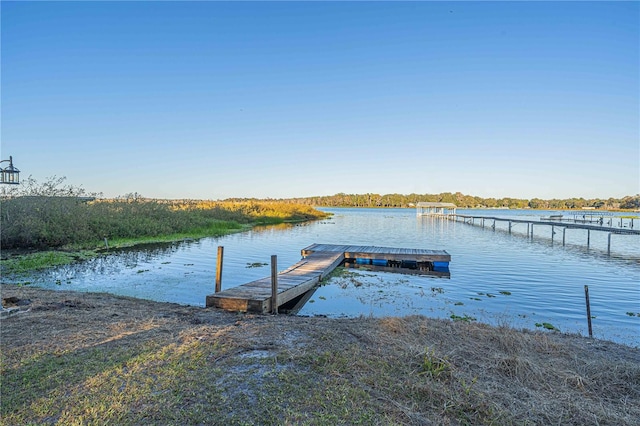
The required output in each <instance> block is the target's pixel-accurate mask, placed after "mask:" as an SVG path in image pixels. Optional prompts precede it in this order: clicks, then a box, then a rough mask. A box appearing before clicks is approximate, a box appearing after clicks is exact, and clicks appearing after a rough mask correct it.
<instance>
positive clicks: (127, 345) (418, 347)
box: [0, 285, 640, 425]
mask: <svg viewBox="0 0 640 426" xmlns="http://www.w3.org/2000/svg"><path fill="white" fill-rule="evenodd" d="M1 289H2V294H3V298H5V300H10V301H11V302H10V303H11V304H15V305H18V306H16V307H15V308H13V309H16V311H15V313H13V314H11V315H7V316H5V317H4V318H3V319H2V327H1V330H0V333H1V336H0V337H1V340H0V341H1V342H2V361H1V369H2V377H3V386H2V388H1V391H0V392H1V394H0V397H1V398H0V401H1V406H0V415H1V418H2V424H6V425H18V424H20V425H21V424H54V423H59V424H97V423H99V424H107V423H111V424H118V425H136V424H152V425H154V424H155V425H167V424H180V425H191V424H193V425H196V424H214V425H217V424H220V425H250V424H264V425H280V424H300V425H335V424H349V425H351V424H353V425H357V424H365V425H392V424H393V425H425V424H438V425H440V424H442V425H449V424H474V425H476V424H496V425H522V424H563V425H597V424H615V425H634V424H637V419H638V418H640V352H639V351H638V350H637V349H632V348H629V347H626V346H622V345H617V344H613V343H610V342H604V341H597V340H591V339H587V338H583V337H578V336H569V335H562V334H560V333H547V332H528V331H524V332H522V331H517V330H513V329H510V328H508V327H500V328H492V327H488V326H486V325H482V324H477V323H467V322H464V321H458V322H455V321H447V320H436V319H428V318H425V317H420V316H412V317H407V318H382V319H373V318H356V319H328V318H304V317H288V316H284V315H278V316H253V315H244V314H235V313H229V312H220V311H217V310H212V309H203V308H197V307H187V306H179V305H175V304H167V303H155V302H150V301H145V300H135V299H130V298H124V297H117V296H111V295H105V294H82V293H73V292H65V291H55V292H54V291H47V290H41V289H36V288H30V287H16V286H8V285H3V286H2V288H1ZM21 301H22V305H20V304H21ZM6 303H7V305H9V302H6Z"/></svg>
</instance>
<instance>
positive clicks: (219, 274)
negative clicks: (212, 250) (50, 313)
mask: <svg viewBox="0 0 640 426" xmlns="http://www.w3.org/2000/svg"><path fill="white" fill-rule="evenodd" d="M223 255H224V247H222V246H218V261H217V262H216V293H220V291H222V257H223Z"/></svg>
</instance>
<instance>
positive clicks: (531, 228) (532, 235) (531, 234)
mask: <svg viewBox="0 0 640 426" xmlns="http://www.w3.org/2000/svg"><path fill="white" fill-rule="evenodd" d="M531 239H533V223H532V224H531Z"/></svg>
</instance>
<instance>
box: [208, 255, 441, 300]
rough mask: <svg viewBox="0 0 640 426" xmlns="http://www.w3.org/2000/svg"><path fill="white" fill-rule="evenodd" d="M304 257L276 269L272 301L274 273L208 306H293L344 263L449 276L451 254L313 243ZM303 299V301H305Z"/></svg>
mask: <svg viewBox="0 0 640 426" xmlns="http://www.w3.org/2000/svg"><path fill="white" fill-rule="evenodd" d="M301 254H302V260H300V261H299V262H297V263H296V264H295V265H292V266H290V267H289V268H287V269H285V270H284V271H281V272H279V273H277V278H276V280H277V286H276V288H277V296H276V301H275V306H274V305H273V297H272V284H273V281H274V277H271V276H270V277H265V278H261V279H259V280H256V281H251V282H249V283H246V284H243V285H240V286H238V287H233V288H230V289H227V290H224V291H220V292H218V293H214V294H210V295H208V296H207V299H206V306H207V307H216V308H220V309H225V310H229V311H241V312H257V313H267V312H272V311H274V310H275V309H274V308H279V307H281V306H289V307H291V306H294V305H296V304H297V303H298V302H300V301H301V300H304V296H305V294H306V293H307V292H309V291H310V290H312V289H314V288H315V287H316V286H317V285H318V284H319V283H320V281H321V280H322V279H323V278H325V277H326V276H327V275H329V274H330V273H331V272H332V271H333V270H334V269H335V268H336V267H338V266H340V265H341V264H345V265H346V266H354V267H368V268H371V269H376V270H382V271H392V272H403V273H404V272H408V273H421V274H426V275H436V276H446V277H448V276H449V262H450V261H451V255H450V254H449V253H447V252H446V251H444V250H426V249H411V248H394V247H372V246H355V245H333V244H312V245H310V246H309V247H306V248H304V249H302V250H301ZM302 303H304V302H302Z"/></svg>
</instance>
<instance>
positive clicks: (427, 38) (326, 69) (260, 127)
mask: <svg viewBox="0 0 640 426" xmlns="http://www.w3.org/2000/svg"><path fill="white" fill-rule="evenodd" d="M639 5H640V3H639V2H527V3H520V2H407V3H403V2H399V3H398V2H351V3H345V2H330V3H327V2H240V3H230V2H10V1H2V2H1V4H0V8H1V9H0V12H1V20H2V21H1V24H2V27H1V36H2V40H1V47H2V50H1V55H2V56H1V59H2V63H1V66H2V68H1V89H2V92H1V101H2V129H1V130H2V133H1V136H2V159H6V158H8V156H9V155H12V156H13V158H14V163H15V165H16V166H17V167H18V168H20V169H21V171H22V176H23V178H26V177H28V176H29V175H32V176H33V177H34V178H36V179H38V180H40V181H42V180H45V178H46V177H49V176H53V175H56V176H66V177H67V183H70V184H73V185H81V186H83V187H84V188H85V189H87V190H88V191H96V192H103V193H104V194H105V195H106V196H117V195H123V194H126V193H131V192H138V193H140V194H142V195H143V196H147V197H158V198H201V199H221V198H227V197H259V198H266V197H272V198H281V197H295V196H313V195H331V194H335V193H338V192H346V193H366V192H373V193H380V194H386V193H404V194H408V193H412V192H416V193H439V192H457V191H460V192H463V193H465V194H470V195H477V196H481V197H507V196H508V197H518V198H533V197H539V198H568V197H585V198H596V197H597V198H608V197H616V198H618V197H622V196H625V195H633V194H637V193H638V192H640V141H639V138H640V135H639V132H640V124H639V120H640V107H639V98H640V83H639V79H640V59H639V43H640V7H639Z"/></svg>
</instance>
